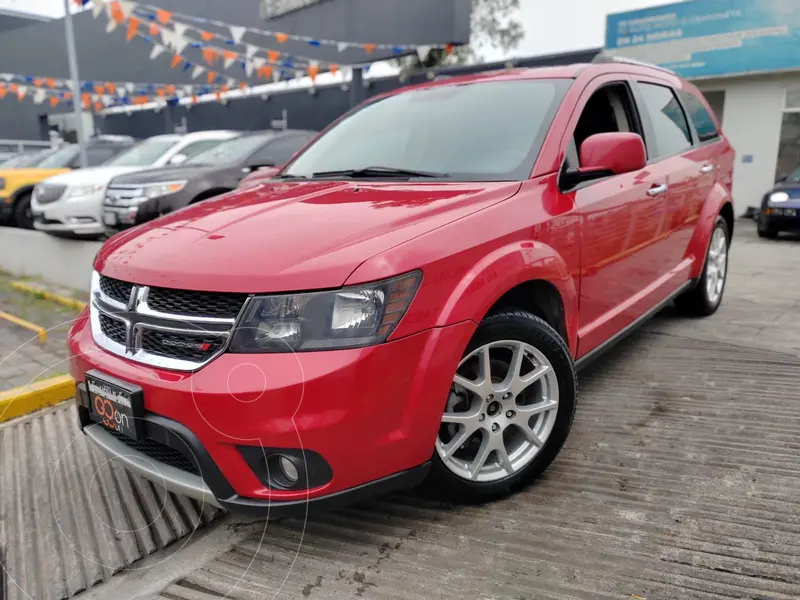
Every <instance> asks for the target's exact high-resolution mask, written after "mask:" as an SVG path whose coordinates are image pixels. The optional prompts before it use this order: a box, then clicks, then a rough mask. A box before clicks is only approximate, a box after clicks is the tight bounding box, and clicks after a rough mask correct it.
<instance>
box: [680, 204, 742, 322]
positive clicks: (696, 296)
mask: <svg viewBox="0 0 800 600" xmlns="http://www.w3.org/2000/svg"><path fill="white" fill-rule="evenodd" d="M717 229H721V230H722V231H723V233H724V234H725V243H726V245H727V246H728V248H730V245H731V234H730V231H729V230H728V223H727V222H726V221H725V219H723V218H722V217H721V216H718V217H717V220H716V222H715V223H714V228H713V229H712V230H711V234H710V235H709V236H708V244H709V245H708V247H707V248H706V258H705V262H704V263H703V273H702V274H701V275H700V279H698V280H697V285H695V286H694V287H693V288H692V289H690V290H688V291H686V292H684V293H683V294H681V295H680V296H678V297H677V298H676V299H675V306H676V307H677V308H678V310H679V311H680V312H681V313H683V314H684V315H687V316H692V317H707V316H710V315H713V314H714V313H715V312H717V309H718V308H719V305H720V304H721V303H722V298H723V296H724V295H725V286H726V285H727V284H728V262H726V263H725V277H724V279H723V282H722V291H721V292H720V294H719V298H718V299H717V300H716V302H712V301H711V299H710V298H709V296H708V289H707V287H706V281H707V277H708V273H707V271H708V251H709V250H710V249H711V240H712V239H713V237H714V232H715V231H716V230H717Z"/></svg>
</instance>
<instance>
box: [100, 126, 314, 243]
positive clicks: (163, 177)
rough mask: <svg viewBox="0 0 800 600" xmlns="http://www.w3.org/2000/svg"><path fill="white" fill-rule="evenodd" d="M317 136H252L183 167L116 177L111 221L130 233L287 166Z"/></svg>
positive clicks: (109, 198)
mask: <svg viewBox="0 0 800 600" xmlns="http://www.w3.org/2000/svg"><path fill="white" fill-rule="evenodd" d="M314 135H316V133H315V132H313V131H300V130H286V131H259V132H254V133H246V134H244V135H242V136H240V137H237V138H235V139H232V140H228V141H227V142H224V143H222V144H219V145H218V146H216V147H214V148H212V149H211V150H208V151H206V152H203V153H201V154H198V155H197V156H195V157H193V158H191V159H189V160H187V161H186V162H185V163H184V164H182V165H180V166H177V167H168V168H164V169H152V170H147V171H141V172H138V173H134V174H131V175H123V176H120V177H115V178H114V179H113V180H112V182H111V184H110V185H109V186H108V192H107V194H106V200H105V203H104V208H105V216H104V218H105V223H106V225H107V226H109V227H113V228H117V229H126V228H128V227H133V226H134V225H139V224H141V223H145V222H147V221H150V220H152V219H155V218H156V217H158V216H160V215H164V214H167V213H170V212H172V211H174V210H176V209H178V208H182V207H184V206H188V205H189V204H194V203H196V202H200V201H201V200H208V199H209V198H213V197H214V196H218V195H220V194H224V193H225V192H229V191H231V190H233V189H236V187H237V186H238V185H239V182H240V181H241V180H242V178H243V177H244V176H245V175H248V174H250V173H252V172H253V171H255V170H256V169H259V168H262V167H271V166H275V165H279V164H283V163H285V162H286V161H287V160H288V159H289V158H290V157H291V156H292V154H294V153H295V152H297V150H299V149H300V148H301V147H302V146H304V145H305V144H306V142H308V140H309V139H311V138H312V137H313V136H314Z"/></svg>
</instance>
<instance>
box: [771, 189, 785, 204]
mask: <svg viewBox="0 0 800 600" xmlns="http://www.w3.org/2000/svg"><path fill="white" fill-rule="evenodd" d="M787 200H789V194H787V193H786V192H773V193H772V194H770V195H769V201H770V202H772V203H775V204H780V203H781V202H786V201H787Z"/></svg>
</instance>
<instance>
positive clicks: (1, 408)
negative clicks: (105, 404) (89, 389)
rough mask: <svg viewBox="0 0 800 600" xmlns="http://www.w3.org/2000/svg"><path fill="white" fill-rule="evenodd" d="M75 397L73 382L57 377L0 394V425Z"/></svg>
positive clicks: (67, 376)
mask: <svg viewBox="0 0 800 600" xmlns="http://www.w3.org/2000/svg"><path fill="white" fill-rule="evenodd" d="M73 396H75V381H74V380H73V379H72V377H70V376H69V375H59V376H57V377H51V378H50V379H45V380H43V381H37V382H36V383H31V384H28V385H23V386H21V387H17V388H13V389H10V390H6V391H4V392H0V423H2V422H4V421H9V420H11V419H14V418H16V417H21V416H22V415H27V414H28V413H31V412H34V411H36V410H39V409H40V408H45V407H47V406H53V405H54V404H58V403H59V402H63V401H65V400H69V399H70V398H72V397H73Z"/></svg>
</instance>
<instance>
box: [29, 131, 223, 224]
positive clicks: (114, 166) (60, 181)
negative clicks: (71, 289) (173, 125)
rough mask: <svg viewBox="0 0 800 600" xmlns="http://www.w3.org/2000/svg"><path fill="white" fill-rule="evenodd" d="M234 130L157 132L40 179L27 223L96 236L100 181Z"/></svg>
mask: <svg viewBox="0 0 800 600" xmlns="http://www.w3.org/2000/svg"><path fill="white" fill-rule="evenodd" d="M237 135H239V133H238V132H235V131H199V132H197V133H189V134H186V135H177V134H175V135H172V134H170V135H157V136H154V137H151V138H149V139H147V140H145V141H143V142H140V143H139V144H137V145H135V146H133V147H132V148H130V149H129V150H127V151H125V152H123V153H121V154H119V155H117V156H116V157H115V158H113V159H112V160H110V161H109V162H107V163H104V164H103V165H102V166H99V167H93V168H90V169H79V170H76V171H71V172H69V173H64V174H63V175H56V176H55V177H51V178H49V179H46V180H44V181H43V182H42V183H40V184H39V185H37V186H36V187H35V188H34V190H33V198H32V200H31V212H32V214H33V226H34V227H35V228H36V229H38V230H40V231H45V232H47V233H51V234H53V235H57V236H63V237H85V238H96V237H101V236H103V235H104V234H105V233H106V226H105V225H104V224H103V199H104V198H105V191H106V187H107V186H108V184H109V183H110V182H111V180H112V179H113V178H114V177H117V176H118V175H123V174H126V173H132V172H134V171H140V170H142V169H153V168H158V167H164V166H167V165H178V164H181V163H182V162H184V161H185V160H187V159H189V158H191V157H193V156H195V155H197V154H199V153H201V152H204V151H206V150H208V149H210V148H212V147H213V146H215V145H217V144H219V143H220V142H222V141H224V140H227V139H230V138H232V137H235V136H237Z"/></svg>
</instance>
